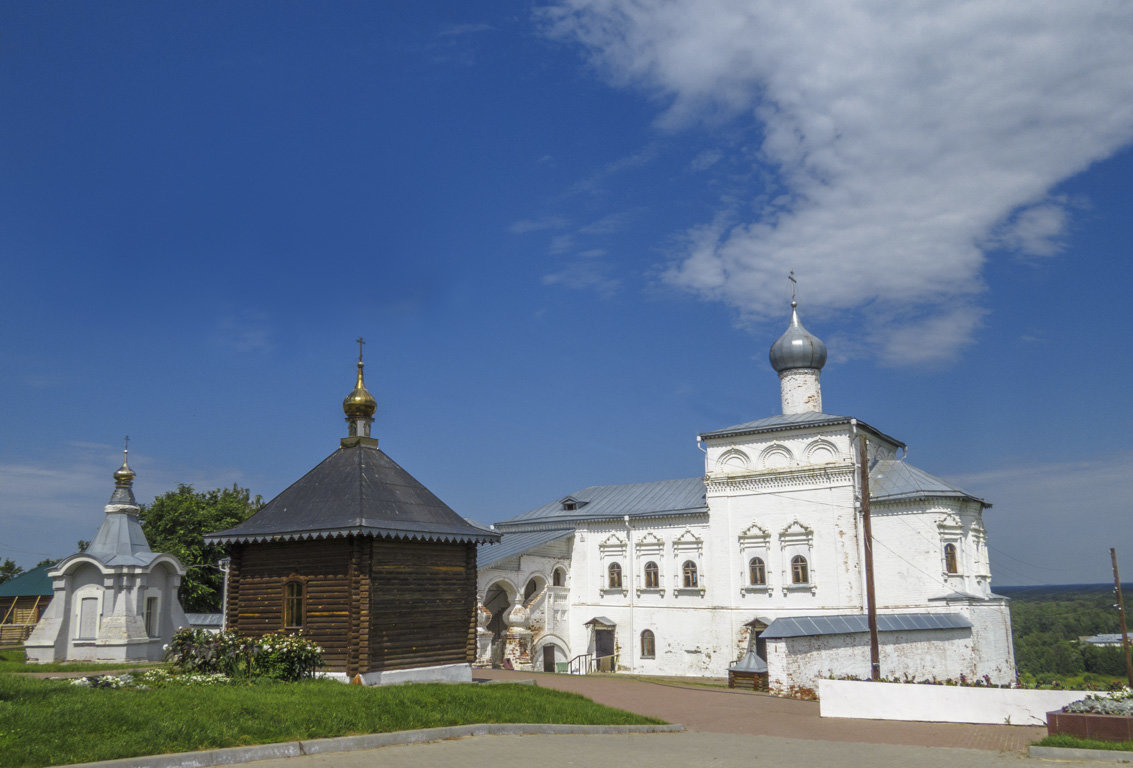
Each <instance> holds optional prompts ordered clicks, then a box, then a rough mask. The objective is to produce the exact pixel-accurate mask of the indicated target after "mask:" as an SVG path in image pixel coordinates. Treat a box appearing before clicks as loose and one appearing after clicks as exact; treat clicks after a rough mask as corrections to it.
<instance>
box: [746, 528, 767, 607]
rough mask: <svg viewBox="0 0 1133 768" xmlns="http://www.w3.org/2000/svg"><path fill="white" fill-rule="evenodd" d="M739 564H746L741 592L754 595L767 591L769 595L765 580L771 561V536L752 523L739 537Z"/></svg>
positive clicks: (765, 530)
mask: <svg viewBox="0 0 1133 768" xmlns="http://www.w3.org/2000/svg"><path fill="white" fill-rule="evenodd" d="M739 545H740V562H741V563H746V564H747V572H746V573H745V574H744V576H743V581H742V582H741V583H742V584H743V585H744V586H743V591H745V592H750V593H756V592H762V591H767V592H768V594H770V591H769V590H770V587H769V581H768V579H767V564H768V563H769V562H770V559H771V557H770V556H771V534H770V532H769V531H768V530H767V529H766V528H764V527H763V526H761V525H759V524H758V523H752V524H751V525H749V526H748V527H747V528H746V529H744V531H743V532H742V533H740V536H739Z"/></svg>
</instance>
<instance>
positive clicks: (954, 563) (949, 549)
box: [944, 541, 960, 576]
mask: <svg viewBox="0 0 1133 768" xmlns="http://www.w3.org/2000/svg"><path fill="white" fill-rule="evenodd" d="M959 555H960V548H959V547H957V546H956V544H955V543H953V542H951V541H950V542H948V543H947V544H945V545H944V572H945V573H946V574H948V575H949V576H958V575H959V574H960V557H959Z"/></svg>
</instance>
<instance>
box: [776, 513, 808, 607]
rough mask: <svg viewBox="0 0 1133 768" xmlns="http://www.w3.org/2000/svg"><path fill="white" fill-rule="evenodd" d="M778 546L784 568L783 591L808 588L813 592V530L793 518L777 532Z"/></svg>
mask: <svg viewBox="0 0 1133 768" xmlns="http://www.w3.org/2000/svg"><path fill="white" fill-rule="evenodd" d="M779 546H780V548H781V549H782V558H783V559H782V563H783V566H784V568H785V569H786V572H785V573H784V574H783V590H784V592H788V591H792V590H803V589H808V590H810V592H811V593H812V594H814V592H815V589H816V587H815V580H814V575H815V574H814V558H813V548H814V531H813V530H812V529H810V528H807V527H806V526H805V525H803V524H802V523H800V522H799V521H798V520H795V521H793V522H792V523H791V524H790V525H788V526H787V527H786V528H784V529H783V530H781V531H780V532H779Z"/></svg>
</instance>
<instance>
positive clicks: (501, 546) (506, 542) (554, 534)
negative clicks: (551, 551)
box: [476, 528, 574, 568]
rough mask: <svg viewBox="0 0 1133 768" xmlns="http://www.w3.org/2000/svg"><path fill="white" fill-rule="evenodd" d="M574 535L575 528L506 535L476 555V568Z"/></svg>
mask: <svg viewBox="0 0 1133 768" xmlns="http://www.w3.org/2000/svg"><path fill="white" fill-rule="evenodd" d="M573 535H574V529H573V528H554V529H552V530H549V531H544V530H539V531H525V532H522V533H504V534H503V535H502V536H501V538H500V540H499V541H497V542H495V543H493V544H485V545H484V546H482V547H481V548H480V550H479V551H478V552H477V553H476V566H477V567H478V568H487V567H488V566H489V565H492V564H493V563H498V562H500V561H501V560H507V559H508V558H509V557H515V556H516V555H519V554H522V553H524V552H526V551H527V550H529V549H534V548H535V547H538V546H542V545H543V544H550V543H551V542H552V541H558V540H559V539H565V538H567V537H568V536H573Z"/></svg>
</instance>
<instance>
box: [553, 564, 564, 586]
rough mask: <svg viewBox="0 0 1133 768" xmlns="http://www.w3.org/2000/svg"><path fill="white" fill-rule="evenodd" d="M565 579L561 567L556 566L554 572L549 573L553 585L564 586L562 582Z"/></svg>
mask: <svg viewBox="0 0 1133 768" xmlns="http://www.w3.org/2000/svg"><path fill="white" fill-rule="evenodd" d="M565 581H566V578H565V577H564V576H563V569H562V568H556V569H555V571H554V573H552V574H551V585H552V586H555V587H563V586H566V585H565V584H564V583H563V582H565Z"/></svg>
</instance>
